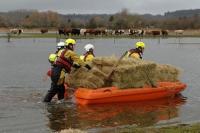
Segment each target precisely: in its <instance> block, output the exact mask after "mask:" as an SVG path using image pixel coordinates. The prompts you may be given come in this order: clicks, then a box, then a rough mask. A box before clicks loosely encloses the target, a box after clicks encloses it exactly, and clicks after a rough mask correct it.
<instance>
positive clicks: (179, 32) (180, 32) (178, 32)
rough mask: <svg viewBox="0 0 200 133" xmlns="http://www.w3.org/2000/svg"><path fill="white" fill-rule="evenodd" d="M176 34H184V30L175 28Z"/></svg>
mask: <svg viewBox="0 0 200 133" xmlns="http://www.w3.org/2000/svg"><path fill="white" fill-rule="evenodd" d="M174 32H175V33H176V35H182V34H183V32H184V30H175V31H174Z"/></svg>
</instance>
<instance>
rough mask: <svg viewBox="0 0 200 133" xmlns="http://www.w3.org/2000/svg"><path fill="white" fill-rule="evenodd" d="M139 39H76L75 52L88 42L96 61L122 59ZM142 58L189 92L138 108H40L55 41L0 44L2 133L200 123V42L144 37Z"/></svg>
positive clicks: (137, 105)
mask: <svg viewBox="0 0 200 133" xmlns="http://www.w3.org/2000/svg"><path fill="white" fill-rule="evenodd" d="M136 41H138V39H130V38H129V39H127V38H124V39H113V38H110V39H80V40H77V46H76V48H75V51H76V52H77V53H79V54H82V53H83V52H84V50H83V47H84V45H85V44H86V43H92V44H94V46H95V53H96V56H110V55H116V56H118V57H119V56H120V55H121V54H122V53H123V52H124V51H125V50H128V49H130V48H132V47H134V43H135V42H136ZM142 41H144V42H145V43H146V45H147V47H146V49H145V53H144V59H146V60H152V61H155V62H158V63H161V64H171V65H174V66H177V67H179V68H181V69H182V70H183V73H182V75H181V81H183V82H185V83H186V84H187V85H188V87H187V89H186V90H185V91H184V92H182V96H179V97H177V98H175V99H170V98H168V99H161V100H158V101H149V102H140V103H118V104H117V103H115V104H105V105H102V104H101V105H92V106H85V107H83V106H78V105H76V104H75V101H74V98H71V99H69V100H67V101H66V102H65V103H64V104H51V105H45V104H43V103H42V102H41V101H42V98H43V96H44V95H45V94H46V92H47V90H48V89H49V87H50V80H47V81H43V80H42V79H43V77H44V75H45V74H46V72H47V70H48V69H49V68H50V64H49V62H48V55H49V54H50V53H52V52H54V51H55V50H56V39H31V38H29V39H22V38H21V39H13V38H12V39H11V42H9V43H8V42H7V39H6V38H1V39H0V75H1V76H0V132H3V133H7V132H9V133H10V132H11V133H12V132H13V133H16V132H20V133H21V132H28V133H38V132H42V133H45V132H47V133H48V132H54V131H59V130H61V129H67V128H78V129H83V130H87V131H89V132H100V131H105V130H106V129H107V128H114V127H118V126H128V125H134V124H135V125H138V126H141V127H146V126H154V125H168V124H172V123H178V124H179V123H190V122H195V121H199V120H200V111H199V110H200V91H199V88H200V82H199V81H200V71H199V66H200V38H160V39H159V38H148V39H142Z"/></svg>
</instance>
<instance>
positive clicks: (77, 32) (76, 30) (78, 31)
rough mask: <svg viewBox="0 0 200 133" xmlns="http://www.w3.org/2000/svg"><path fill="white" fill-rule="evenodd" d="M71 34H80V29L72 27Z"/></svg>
mask: <svg viewBox="0 0 200 133" xmlns="http://www.w3.org/2000/svg"><path fill="white" fill-rule="evenodd" d="M71 34H72V35H78V36H79V35H80V29H75V28H74V29H72V30H71Z"/></svg>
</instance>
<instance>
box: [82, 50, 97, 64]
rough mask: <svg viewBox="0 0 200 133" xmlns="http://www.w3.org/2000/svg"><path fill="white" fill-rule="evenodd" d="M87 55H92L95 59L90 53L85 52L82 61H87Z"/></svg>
mask: <svg viewBox="0 0 200 133" xmlns="http://www.w3.org/2000/svg"><path fill="white" fill-rule="evenodd" d="M88 55H93V57H95V55H94V53H93V52H92V53H91V52H86V53H85V54H84V58H83V61H85V62H86V61H87V60H86V59H87V57H88Z"/></svg>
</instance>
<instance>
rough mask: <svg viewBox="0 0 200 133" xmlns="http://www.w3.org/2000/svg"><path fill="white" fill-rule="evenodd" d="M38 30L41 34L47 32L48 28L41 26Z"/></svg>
mask: <svg viewBox="0 0 200 133" xmlns="http://www.w3.org/2000/svg"><path fill="white" fill-rule="evenodd" d="M40 32H41V34H44V33H48V29H47V28H42V29H40Z"/></svg>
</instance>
